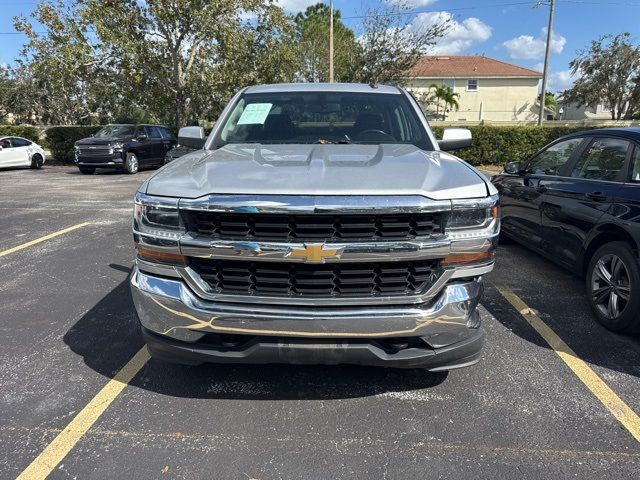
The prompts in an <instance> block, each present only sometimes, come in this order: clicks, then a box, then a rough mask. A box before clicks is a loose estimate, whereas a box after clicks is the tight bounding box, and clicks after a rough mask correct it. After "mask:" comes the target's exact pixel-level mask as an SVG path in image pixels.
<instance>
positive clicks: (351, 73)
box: [294, 3, 360, 82]
mask: <svg viewBox="0 0 640 480" xmlns="http://www.w3.org/2000/svg"><path fill="white" fill-rule="evenodd" d="M330 16H331V9H330V8H329V5H327V4H326V3H316V4H315V5H310V6H309V7H307V9H306V10H305V11H304V12H300V13H298V14H297V15H296V16H295V17H294V24H295V28H296V40H297V44H298V50H299V55H300V71H299V78H300V79H301V80H304V81H307V82H327V81H329V24H330ZM340 18H341V13H340V10H334V12H333V42H334V57H333V61H334V77H335V80H336V81H338V82H350V81H353V79H354V77H355V72H356V67H357V63H358V57H359V54H360V45H358V42H357V41H356V38H355V35H354V33H353V31H352V30H351V29H350V28H348V27H347V26H346V25H345V24H344V23H342V20H341V19H340Z"/></svg>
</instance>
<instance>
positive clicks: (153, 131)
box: [147, 125, 162, 138]
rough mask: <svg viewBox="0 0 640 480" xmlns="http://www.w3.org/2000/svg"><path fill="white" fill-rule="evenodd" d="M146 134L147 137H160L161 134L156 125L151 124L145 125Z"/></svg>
mask: <svg viewBox="0 0 640 480" xmlns="http://www.w3.org/2000/svg"><path fill="white" fill-rule="evenodd" d="M147 136H148V137H149V138H162V136H161V135H160V131H159V130H158V129H157V127H154V126H152V125H148V126H147Z"/></svg>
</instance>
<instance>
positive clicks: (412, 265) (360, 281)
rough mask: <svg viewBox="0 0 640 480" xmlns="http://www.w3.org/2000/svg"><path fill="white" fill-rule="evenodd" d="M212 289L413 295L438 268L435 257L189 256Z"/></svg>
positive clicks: (431, 280)
mask: <svg viewBox="0 0 640 480" xmlns="http://www.w3.org/2000/svg"><path fill="white" fill-rule="evenodd" d="M189 265H190V267H191V268H192V269H193V270H195V271H196V272H197V273H198V274H199V275H200V277H201V278H202V279H203V280H204V281H205V282H207V284H208V285H209V286H210V287H211V289H212V291H214V292H216V293H223V294H230V295H259V296H277V297H369V296H386V295H391V296H400V295H416V294H420V293H423V292H425V291H426V290H427V289H428V288H429V287H431V286H432V285H433V284H434V283H435V281H436V280H437V279H438V277H439V276H440V275H441V273H442V269H441V268H440V266H439V261H438V260H420V261H414V262H367V263H333V264H313V265H310V264H299V263H276V262H251V261H238V260H216V259H205V258H191V259H190V263H189Z"/></svg>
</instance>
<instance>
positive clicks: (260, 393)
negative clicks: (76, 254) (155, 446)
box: [64, 265, 447, 400]
mask: <svg viewBox="0 0 640 480" xmlns="http://www.w3.org/2000/svg"><path fill="white" fill-rule="evenodd" d="M111 267H112V268H116V269H117V270H121V269H122V268H125V267H121V266H120V265H111ZM64 342H65V343H66V344H67V345H68V346H69V347H70V348H71V350H72V351H74V352H75V353H77V354H78V355H81V356H82V357H83V358H84V361H85V363H86V364H87V365H88V366H89V367H90V368H92V369H93V370H95V371H96V372H98V373H100V374H102V375H104V376H105V377H108V378H112V377H113V375H114V374H115V373H116V372H117V371H118V370H119V369H120V368H121V367H122V366H123V365H125V364H126V363H127V362H128V361H129V359H130V358H131V357H132V356H133V355H134V354H135V353H136V352H137V351H138V350H139V349H140V348H141V347H142V346H143V342H142V337H141V335H140V332H139V327H138V320H137V318H136V316H135V313H134V307H133V302H132V299H131V294H130V291H129V282H128V279H127V280H126V281H124V282H122V283H121V284H120V285H118V286H117V287H116V288H114V289H113V290H112V291H111V292H110V293H109V294H107V295H106V296H105V297H104V298H103V299H102V300H101V301H100V302H99V303H98V304H96V305H95V306H94V307H93V308H91V309H90V310H89V311H88V312H87V313H86V314H85V315H84V316H83V317H82V318H80V320H78V322H77V323H76V324H75V325H74V326H73V327H72V328H71V329H70V330H69V331H68V332H67V333H66V334H65V336H64ZM446 378H447V373H431V372H428V371H425V370H400V369H397V370H393V369H383V368H368V367H358V366H347V365H340V366H296V365H202V366H197V367H191V366H182V365H173V364H169V363H165V362H162V361H159V360H154V359H152V360H151V361H150V362H149V363H148V364H147V365H146V366H145V368H144V369H143V371H142V372H141V374H139V375H137V376H136V378H135V379H134V380H133V381H132V383H131V385H133V386H137V387H139V388H142V389H145V390H150V391H154V392H156V393H160V394H163V395H171V396H176V397H187V398H221V399H222V398H224V399H254V400H283V399H294V400H306V399H339V398H356V397H365V396H370V395H376V394H380V393H385V392H394V391H407V390H416V389H424V388H429V387H434V386H436V385H439V384H440V383H442V382H443V381H444V380H445V379H446Z"/></svg>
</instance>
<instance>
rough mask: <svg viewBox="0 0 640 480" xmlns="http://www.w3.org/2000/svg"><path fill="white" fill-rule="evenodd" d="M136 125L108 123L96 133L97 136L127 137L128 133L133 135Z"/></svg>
mask: <svg viewBox="0 0 640 480" xmlns="http://www.w3.org/2000/svg"><path fill="white" fill-rule="evenodd" d="M135 129H136V127H135V126H133V125H107V126H106V127H102V128H101V129H100V130H98V132H97V133H96V134H95V135H94V137H97V138H117V137H126V136H127V135H133V132H134V131H135Z"/></svg>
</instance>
